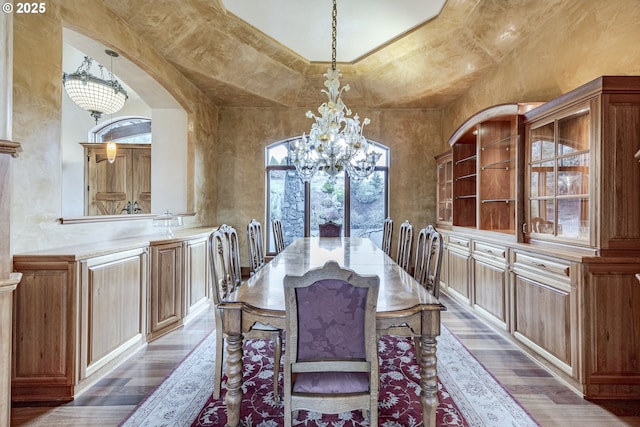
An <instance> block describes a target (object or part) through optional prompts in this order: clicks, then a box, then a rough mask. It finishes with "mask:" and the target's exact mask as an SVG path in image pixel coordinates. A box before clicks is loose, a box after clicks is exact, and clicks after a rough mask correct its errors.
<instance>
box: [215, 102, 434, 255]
mask: <svg viewBox="0 0 640 427" xmlns="http://www.w3.org/2000/svg"><path fill="white" fill-rule="evenodd" d="M320 102H321V99H320V98H319V100H318V105H319V104H320ZM345 102H346V103H347V105H348V95H347V96H345ZM309 107H310V108H313V107H314V106H309ZM353 110H354V114H355V113H358V115H359V117H360V118H363V117H369V118H370V119H371V124H370V125H368V126H366V127H365V133H364V134H365V136H366V137H367V138H369V139H371V140H374V141H377V142H379V143H381V144H383V145H386V146H387V147H389V149H390V177H389V187H390V188H389V194H390V200H389V206H390V212H389V214H390V216H391V217H392V218H393V219H394V220H395V221H396V222H398V223H399V222H401V221H404V220H405V219H408V220H409V221H410V222H411V223H412V224H413V225H414V226H416V227H424V226H426V225H427V224H429V223H433V222H435V219H436V218H435V203H436V201H435V197H436V194H435V185H434V183H435V178H436V174H435V161H434V156H435V155H436V154H438V153H439V152H441V151H443V150H444V148H445V146H444V145H443V142H442V140H441V138H440V134H441V130H440V117H441V113H440V111H439V110H420V109H398V110H366V109H362V108H357V109H356V108H355V107H354V108H353ZM306 111H307V109H300V108H298V109H273V108H221V109H220V117H219V144H220V146H219V150H218V156H219V158H218V180H217V182H218V188H217V193H218V197H219V201H218V203H217V218H218V220H219V222H221V223H222V222H226V223H227V224H229V225H232V226H234V227H236V229H237V230H238V231H239V232H241V233H244V231H245V230H246V225H247V223H248V222H249V221H250V220H251V218H256V219H258V220H259V221H261V222H263V221H264V220H265V218H264V217H265V167H264V165H265V158H264V156H265V147H266V146H267V145H269V144H272V143H274V142H278V141H281V140H283V139H286V138H290V137H293V136H298V135H301V134H302V132H308V131H309V129H310V127H311V124H312V120H311V119H308V118H307V117H306V116H305V113H306ZM240 240H241V246H243V245H244V242H243V240H244V239H240ZM245 252H246V248H241V256H242V257H243V262H242V263H243V264H246V255H245Z"/></svg>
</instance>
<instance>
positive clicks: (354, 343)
mask: <svg viewBox="0 0 640 427" xmlns="http://www.w3.org/2000/svg"><path fill="white" fill-rule="evenodd" d="M379 284H380V279H379V278H378V276H360V275H358V274H357V273H355V272H354V271H352V270H349V269H346V268H340V266H339V265H338V263H336V262H335V261H329V262H327V263H326V264H325V265H324V266H323V267H320V268H316V269H312V270H309V271H308V272H306V273H305V274H304V275H302V276H290V275H287V276H285V277H284V292H285V307H286V314H287V340H286V344H285V346H286V347H285V364H284V368H283V369H284V425H285V427H290V426H291V424H292V417H294V415H293V414H292V413H293V412H294V411H295V412H296V413H297V411H298V410H300V409H305V410H309V411H315V412H320V413H324V414H336V413H340V412H346V411H354V410H362V411H363V413H364V411H368V413H369V425H371V426H377V425H378V393H379V391H378V386H379V376H378V375H379V367H378V351H377V337H376V305H377V300H378V287H379Z"/></svg>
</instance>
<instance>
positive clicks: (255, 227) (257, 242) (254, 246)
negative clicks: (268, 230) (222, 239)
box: [247, 218, 265, 274]
mask: <svg viewBox="0 0 640 427" xmlns="http://www.w3.org/2000/svg"><path fill="white" fill-rule="evenodd" d="M247 247H248V249H249V271H250V273H251V274H253V273H255V272H256V271H258V270H259V269H260V268H262V266H264V262H265V260H264V248H263V246H262V225H261V224H260V223H259V222H258V221H257V220H256V219H255V218H254V219H252V220H251V222H249V224H247Z"/></svg>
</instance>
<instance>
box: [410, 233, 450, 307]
mask: <svg viewBox="0 0 640 427" xmlns="http://www.w3.org/2000/svg"><path fill="white" fill-rule="evenodd" d="M443 251H444V244H443V241H442V235H441V234H440V233H439V232H438V231H436V229H435V227H434V226H433V225H428V226H426V227H425V228H423V229H421V230H420V232H419V233H418V238H417V239H416V253H415V265H414V269H413V277H414V278H415V279H416V281H417V282H418V283H420V284H421V285H422V286H424V287H425V288H427V290H428V291H429V292H430V293H431V294H432V295H433V296H435V297H436V298H438V297H439V296H440V270H441V268H442V256H443Z"/></svg>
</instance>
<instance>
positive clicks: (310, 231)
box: [265, 138, 389, 253]
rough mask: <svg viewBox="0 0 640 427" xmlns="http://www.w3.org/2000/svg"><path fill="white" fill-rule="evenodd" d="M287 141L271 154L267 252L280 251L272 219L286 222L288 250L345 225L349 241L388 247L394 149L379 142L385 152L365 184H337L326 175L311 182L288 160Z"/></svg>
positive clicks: (345, 179)
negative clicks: (328, 226)
mask: <svg viewBox="0 0 640 427" xmlns="http://www.w3.org/2000/svg"><path fill="white" fill-rule="evenodd" d="M293 139H297V138H292V139H287V140H285V141H280V142H277V143H275V144H272V145H270V146H268V147H267V149H266V164H267V186H266V187H267V221H268V225H269V226H268V227H265V228H266V229H267V237H268V242H267V243H268V245H267V249H268V252H269V253H273V252H275V246H274V243H273V230H272V229H271V220H273V219H279V220H281V221H282V229H283V234H284V241H285V245H288V244H289V243H291V242H292V241H293V240H294V239H296V238H298V237H304V236H317V235H318V225H319V224H322V223H324V222H327V221H333V222H336V223H338V224H341V225H342V235H343V236H354V237H369V238H371V239H372V240H373V241H374V242H375V243H377V244H378V245H380V244H381V242H382V223H383V221H384V219H385V218H386V217H387V200H388V163H389V149H388V148H386V147H384V146H383V145H381V144H378V143H374V144H375V148H376V150H377V151H378V152H380V153H382V156H381V157H380V160H379V161H378V166H376V170H375V172H374V173H373V174H371V175H370V176H369V177H367V178H365V179H363V180H359V181H357V180H354V179H350V178H349V176H348V175H347V174H346V173H345V174H344V177H343V179H338V181H337V182H336V184H333V185H332V184H330V183H329V182H327V179H326V175H325V174H322V173H320V174H318V175H316V176H314V177H313V178H312V179H311V180H309V182H305V181H303V180H302V179H300V177H298V174H297V172H296V168H295V166H294V165H293V164H292V163H291V161H290V159H289V157H288V154H289V152H288V147H289V142H290V141H291V140H293Z"/></svg>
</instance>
